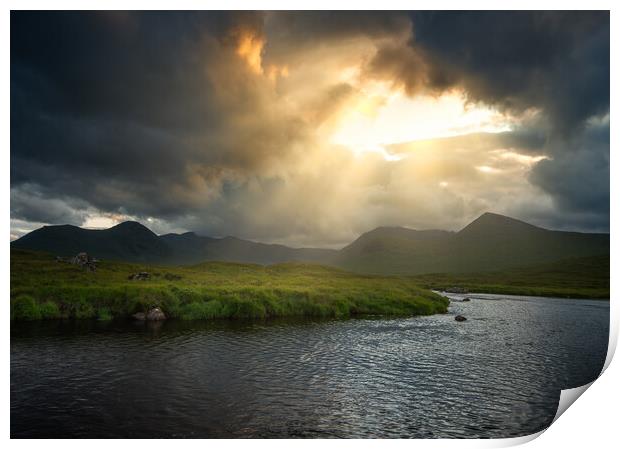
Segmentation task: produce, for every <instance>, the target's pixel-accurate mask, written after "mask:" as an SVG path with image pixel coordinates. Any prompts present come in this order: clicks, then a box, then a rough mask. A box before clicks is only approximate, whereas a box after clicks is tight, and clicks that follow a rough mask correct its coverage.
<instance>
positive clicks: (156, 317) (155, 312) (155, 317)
mask: <svg viewBox="0 0 620 449" xmlns="http://www.w3.org/2000/svg"><path fill="white" fill-rule="evenodd" d="M146 319H147V321H161V320H165V319H166V315H165V314H164V312H162V311H161V309H160V308H159V307H155V308H154V309H151V310H149V311H148V312H147V313H146Z"/></svg>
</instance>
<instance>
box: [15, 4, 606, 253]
mask: <svg viewBox="0 0 620 449" xmlns="http://www.w3.org/2000/svg"><path fill="white" fill-rule="evenodd" d="M243 36H246V37H247V38H248V39H249V40H250V42H251V43H252V45H257V47H256V49H257V54H256V55H254V56H257V55H258V57H259V58H260V57H262V66H263V67H264V68H267V67H269V66H270V65H271V64H275V65H278V64H290V65H291V66H294V65H295V64H296V63H297V62H299V61H304V62H306V60H307V59H308V54H311V57H316V56H317V55H319V54H321V52H322V51H325V52H326V51H329V50H330V49H333V48H336V46H337V45H339V44H341V43H346V42H355V41H356V40H367V41H369V42H372V45H374V46H375V47H376V48H377V52H376V54H375V55H374V57H372V58H370V59H369V60H368V61H365V62H364V63H363V67H364V70H362V72H363V73H362V76H367V77H371V78H373V79H387V80H390V81H393V82H394V83H395V84H396V85H399V86H403V87H405V89H406V90H407V91H408V92H409V93H411V94H415V93H418V92H421V91H425V90H431V91H433V92H435V93H440V92H442V91H445V90H448V89H452V88H462V89H463V90H464V91H465V92H466V94H467V95H468V97H469V99H470V100H471V101H474V102H477V101H479V102H484V103H487V104H490V105H493V106H496V107H499V108H501V109H503V110H505V111H509V112H511V113H515V114H519V113H521V112H523V111H525V110H527V109H528V108H538V109H540V110H541V114H542V117H539V118H537V119H536V120H537V121H536V123H524V125H523V126H522V127H520V128H519V129H516V130H515V131H513V132H512V133H509V134H505V135H502V136H501V137H499V136H498V137H497V138H496V141H495V142H494V143H495V144H497V145H499V144H502V145H509V146H510V145H512V146H515V147H519V148H520V149H521V150H523V151H524V152H532V153H540V152H544V153H546V154H548V155H549V156H550V157H551V159H550V160H547V161H543V162H541V163H539V165H538V166H536V167H534V169H533V171H532V174H531V176H530V181H531V182H532V183H533V184H534V185H535V186H538V187H539V188H541V189H543V190H544V191H545V192H547V193H549V194H550V195H551V196H552V197H553V198H554V199H555V200H556V202H557V205H558V208H559V209H560V212H559V213H558V214H559V215H558V216H559V217H569V221H571V222H574V223H580V224H583V226H584V227H588V226H590V227H592V228H593V229H594V228H596V229H599V228H601V226H602V227H604V226H605V223H608V213H609V212H608V210H609V205H608V198H609V183H608V179H609V163H608V160H609V131H608V129H609V128H608V124H607V128H606V129H607V134H605V132H604V131H600V129H599V128H600V127H599V128H597V129H599V134H596V132H595V131H594V128H593V127H592V126H589V125H586V123H587V121H588V119H589V118H591V117H592V116H595V115H604V114H606V113H607V112H608V111H609V14H608V13H526V12H524V13H521V12H519V13H513V12H511V13H428V12H425V13H416V14H408V13H400V12H387V13H380V12H346V13H345V12H328V13H323V12H311V13H296V12H295V13H280V12H277V13H254V12H234V13H225V12H206V13H205V12H200V13H197V12H168V13H149V12H142V13H131V12H106V13H77V12H74V13H65V12H45V13H35V12H12V13H11V215H12V217H13V218H15V219H18V220H24V221H30V222H37V223H63V222H69V223H74V224H81V223H82V222H83V220H84V217H85V215H86V213H87V211H93V210H94V211H97V210H98V211H101V212H109V213H123V214H127V215H132V216H136V217H147V216H150V217H155V218H158V219H161V220H162V222H169V223H176V224H178V223H180V224H181V225H182V226H185V227H188V228H189V227H191V228H192V229H195V230H202V231H203V232H204V233H209V232H211V231H214V232H216V233H220V234H228V233H230V234H235V233H241V234H242V235H243V236H246V237H257V236H260V237H261V238H264V239H266V240H269V239H270V237H274V238H275V237H277V238H280V237H283V238H284V237H286V236H287V234H286V233H287V232H291V233H294V232H297V233H298V234H300V235H301V234H303V236H304V239H305V240H304V242H306V243H308V244H310V243H312V239H313V238H314V236H315V235H319V236H320V237H318V238H319V239H321V238H325V236H326V235H329V234H331V233H333V229H329V226H327V225H324V226H325V229H324V230H322V231H321V232H322V233H321V232H318V233H317V231H316V230H315V229H314V228H313V222H312V221H311V220H312V219H313V218H315V217H318V216H320V215H321V213H322V212H321V210H319V209H316V210H314V207H315V206H312V200H315V201H317V202H319V203H321V204H323V203H325V202H328V201H327V198H329V197H330V193H329V192H328V191H327V190H324V189H321V188H319V187H323V186H330V185H332V184H330V183H328V182H326V181H322V180H321V177H320V176H319V177H318V178H317V179H316V180H313V181H312V182H308V185H304V184H303V182H302V181H301V180H302V179H305V178H302V177H297V178H296V179H297V180H298V185H294V183H293V181H291V179H293V178H295V176H296V172H295V170H296V166H295V162H297V161H299V160H300V157H301V156H300V155H302V156H303V154H304V151H307V148H306V147H305V146H304V144H305V143H306V142H309V141H311V140H312V137H311V135H312V131H313V129H311V128H312V127H317V126H319V125H321V124H322V123H323V122H324V121H326V120H328V118H329V117H331V116H332V115H333V114H334V111H337V110H338V108H339V107H340V105H341V104H343V103H345V102H346V101H348V100H349V99H350V98H353V97H354V96H355V94H356V91H355V89H354V88H353V87H352V86H351V85H349V84H347V83H346V82H342V81H337V82H334V83H332V84H331V85H330V86H327V87H326V88H325V89H323V88H319V87H316V91H312V89H313V88H314V86H309V87H308V89H310V91H311V93H312V95H311V98H312V101H308V102H307V103H306V106H307V110H303V111H301V112H300V111H295V110H291V109H290V108H289V107H288V106H287V103H286V101H285V100H286V98H285V97H286V96H285V95H281V94H280V93H279V90H278V88H273V86H272V85H271V84H269V83H270V80H269V79H267V77H265V76H256V74H255V73H252V71H251V70H249V69H248V65H247V64H246V61H244V60H243V59H241V58H240V57H239V54H238V51H237V50H238V48H237V45H238V43H239V40H240V38H241V37H243ZM259 44H261V45H263V44H264V47H259V46H258V45H259ZM256 49H255V50H256ZM343 56H347V55H343ZM311 62H312V63H315V64H316V65H319V66H320V65H321V62H322V61H320V60H317V61H311ZM259 64H260V61H259ZM258 68H259V69H260V68H261V67H258ZM254 69H256V67H255V68H254ZM283 99H284V100H283ZM466 140H467V139H466V138H465V140H464V141H466ZM491 140H492V139H489V141H488V142H487V143H486V144H485V145H490V143H491V142H490V141H491ZM470 143H471V142H470ZM293 156H295V157H297V159H293V162H291V159H290V158H292V157H293ZM326 157H327V156H326ZM330 157H331V156H330ZM334 157H335V156H334ZM347 163H348V162H347V160H346V158H344V159H342V160H338V163H334V164H333V167H334V168H333V170H334V172H333V173H332V172H330V173H326V174H325V175H324V176H323V178H325V179H327V178H329V179H330V181H332V182H334V184H333V188H334V189H337V188H342V183H337V182H336V181H337V180H338V176H339V175H340V173H339V172H338V170H339V167H343V166H346V164H347ZM286 164H288V166H289V170H288V171H289V172H291V173H292V174H290V173H289V174H288V177H287V176H286V175H287V174H286V173H285V174H282V171H283V170H282V168H281V167H282V166H285V165H286ZM338 164H340V165H338ZM326 165H329V164H326ZM349 165H350V164H349ZM291 167H292V168H291ZM381 170H384V169H383V168H382V169H381ZM382 173H383V172H382ZM563 173H568V174H570V176H568V177H563V176H562V175H563ZM259 174H260V176H262V179H259V178H260V176H259ZM584 178H585V179H590V178H592V179H593V180H592V181H591V182H588V183H587V184H586V187H585V188H582V187H580V186H582V185H583V179H584ZM605 181H607V182H605ZM580 183H581V184H580ZM364 188H366V187H364ZM325 189H327V187H325ZM284 190H286V191H287V192H293V193H291V194H284V193H283V191H284ZM308 192H319V193H320V194H319V193H316V195H317V197H316V198H314V197H311V194H310V193H308ZM302 195H309V197H308V199H307V200H306V201H305V202H303V203H304V204H303V206H304V210H303V211H302V213H301V215H303V217H305V218H304V219H300V218H299V217H298V216H296V214H297V215H300V212H299V211H298V210H297V209H296V208H297V207H299V208H301V205H300V204H299V203H300V202H299V201H296V199H297V198H299V197H301V196H302ZM352 195H353V194H352ZM277 197H280V200H279V201H280V203H277V202H276V200H275V198H277ZM363 198H364V197H363V195H362V194H360V197H359V198H358V199H357V200H356V201H357V202H358V203H359V204H362V201H363ZM386 201H387V199H386ZM420 201H421V200H420ZM606 201H607V204H605V203H606ZM293 202H295V204H293ZM274 204H275V206H274ZM268 206H270V207H272V208H275V210H277V211H278V214H279V215H277V217H276V218H275V219H276V220H277V221H278V223H277V225H274V223H273V222H274V214H273V213H272V210H270V209H269V208H268ZM317 207H318V206H317ZM334 208H335V209H338V208H341V206H334ZM263 209H264V210H263ZM398 209H399V210H402V209H404V207H403V205H402V204H400V205H399V206H398ZM257 211H258V212H257ZM562 211H565V212H566V214H568V215H562ZM381 213H384V214H389V213H391V212H390V211H388V210H387V208H386V210H385V211H383V212H381ZM257 214H258V215H257ZM287 214H288V215H287ZM525 215H527V214H525ZM257 217H259V218H260V219H261V220H262V221H260V220H259V222H257V221H256V220H257ZM399 217H400V216H399ZM347 218H348V221H349V222H350V221H354V220H360V217H358V216H356V215H355V214H354V213H353V212H351V213H350V216H348V217H347ZM523 218H527V217H526V216H524V217H523ZM558 220H560V219H558ZM377 223H379V221H376V222H375V221H373V220H371V219H368V220H366V221H364V226H371V225H375V224H377ZM394 223H396V220H394ZM403 224H404V223H403ZM199 226H202V227H203V228H202V229H199V228H198V227H199ZM292 229H294V230H292ZM252 232H254V233H255V234H256V233H257V234H256V235H251V233H252ZM270 232H273V233H276V234H272V235H271V236H270V235H269V234H270ZM291 235H293V234H291Z"/></svg>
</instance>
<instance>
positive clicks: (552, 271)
mask: <svg viewBox="0 0 620 449" xmlns="http://www.w3.org/2000/svg"><path fill="white" fill-rule="evenodd" d="M414 280H415V282H416V283H418V284H419V285H421V286H423V287H426V288H431V289H446V288H449V287H452V286H459V287H464V288H466V289H467V290H469V291H471V292H478V293H499V294H507V295H529V296H553V297H559V298H592V299H609V256H608V255H606V256H595V257H583V258H576V259H567V260H563V261H560V262H554V263H550V264H540V265H534V266H530V267H524V268H521V269H514V270H508V271H495V272H485V273H464V274H427V275H420V276H415V277H414Z"/></svg>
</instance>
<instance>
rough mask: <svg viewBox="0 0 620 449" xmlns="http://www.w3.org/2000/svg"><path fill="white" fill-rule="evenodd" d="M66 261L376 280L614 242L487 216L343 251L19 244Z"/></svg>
mask: <svg viewBox="0 0 620 449" xmlns="http://www.w3.org/2000/svg"><path fill="white" fill-rule="evenodd" d="M11 247H13V248H18V249H27V250H36V251H45V252H49V253H52V254H54V255H59V256H70V255H75V254H77V253H78V252H81V251H85V252H88V253H89V254H92V255H93V256H94V257H97V258H100V259H112V260H121V261H127V262H140V263H156V264H167V265H185V264H196V263H200V262H205V261H214V260H217V261H228V262H246V263H257V264H263V265H268V264H273V263H280V262H290V261H303V262H313V263H321V264H326V265H332V266H336V267H340V268H344V269H346V270H349V271H354V272H360V273H369V274H397V275H413V274H424V273H450V272H452V273H457V272H462V273H466V272H480V271H491V270H503V269H509V268H515V267H522V266H527V265H532V264H540V263H547V262H554V261H558V260H562V259H567V258H575V257H587V256H599V255H608V254H609V251H610V250H609V234H592V233H579V232H564V231H552V230H547V229H543V228H540V227H537V226H533V225H531V224H528V223H525V222H523V221H520V220H516V219H513V218H509V217H505V216H502V215H498V214H493V213H485V214H483V215H481V216H480V217H478V218H477V219H476V220H474V221H473V222H471V223H470V224H469V225H467V226H466V227H465V228H463V229H462V230H460V231H458V232H450V231H439V230H423V231H417V230H413V229H407V228H401V227H380V228H376V229H374V230H372V231H370V232H366V233H364V234H362V235H361V236H360V237H359V238H357V239H356V240H355V241H354V242H352V243H351V244H349V245H347V246H345V247H344V248H342V249H340V250H334V249H319V248H291V247H288V246H284V245H277V244H265V243H259V242H253V241H249V240H243V239H239V238H236V237H224V238H212V237H205V236H199V235H197V234H195V233H193V232H187V233H184V234H165V235H160V236H158V235H157V234H155V233H153V232H152V231H151V230H150V229H148V228H147V227H146V226H144V225H142V224H140V223H138V222H135V221H127V222H124V223H121V224H119V225H116V226H114V227H112V228H109V229H103V230H93V229H82V228H80V227H77V226H71V225H59V226H44V227H42V228H39V229H37V230H35V231H32V232H30V233H28V234H26V235H24V236H23V237H21V238H20V239H18V240H15V241H13V242H11Z"/></svg>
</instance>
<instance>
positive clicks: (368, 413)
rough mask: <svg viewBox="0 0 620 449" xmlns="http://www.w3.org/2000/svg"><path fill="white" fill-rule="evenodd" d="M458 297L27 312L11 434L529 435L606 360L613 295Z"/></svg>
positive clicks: (14, 354)
mask: <svg viewBox="0 0 620 449" xmlns="http://www.w3.org/2000/svg"><path fill="white" fill-rule="evenodd" d="M452 299H453V301H452V303H451V306H450V311H449V313H448V314H446V315H436V316H431V317H422V318H408V319H356V320H343V321H338V320H336V321H309V320H279V321H270V322H258V323H257V322H236V321H234V322H231V321H218V322H211V323H187V322H173V321H170V322H166V323H163V324H162V323H158V325H156V326H145V325H136V324H135V323H125V322H122V323H110V324H101V323H79V322H78V323H75V322H74V323H30V324H13V325H12V327H11V435H12V436H13V437H189V438H191V437H212V438H220V437H239V438H248V437H272V438H282V437H293V438H317V437H320V438H351V437H358V438H364V437H388V438H389V437H400V438H403V437H404V438H412V437H413V438H415V437H419V438H437V437H454V438H471V437H509V436H518V435H524V434H529V433H532V432H535V431H538V430H540V429H542V428H544V427H546V426H547V425H548V424H549V423H550V421H551V420H552V418H553V416H554V414H555V410H556V407H557V402H558V400H559V391H560V389H562V388H572V387H575V386H578V385H581V384H584V383H587V382H589V381H591V380H593V379H594V378H595V377H596V376H597V375H598V373H599V372H600V369H601V368H602V364H603V361H604V358H605V355H606V350H607V338H608V321H609V308H608V305H609V303H607V302H598V301H583V300H582V301H575V300H554V299H539V298H528V297H507V296H501V295H475V296H473V299H472V301H471V302H465V303H463V302H461V301H460V299H462V297H459V296H458V295H453V296H452ZM457 314H463V315H465V316H467V317H468V321H466V322H464V323H457V322H455V321H454V316H455V315H457Z"/></svg>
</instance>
